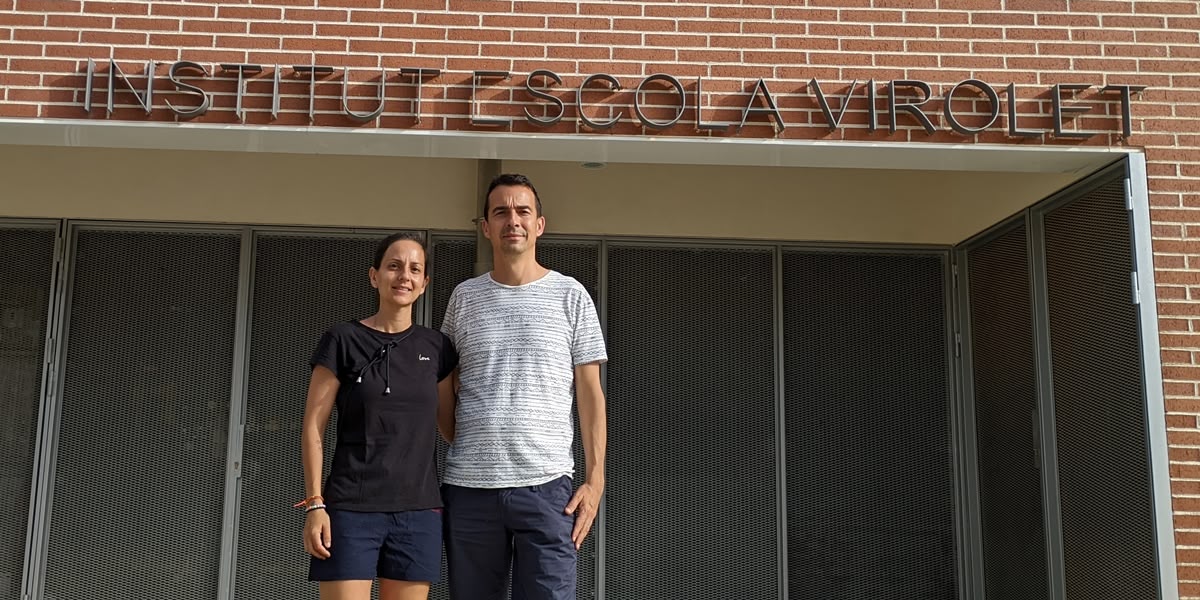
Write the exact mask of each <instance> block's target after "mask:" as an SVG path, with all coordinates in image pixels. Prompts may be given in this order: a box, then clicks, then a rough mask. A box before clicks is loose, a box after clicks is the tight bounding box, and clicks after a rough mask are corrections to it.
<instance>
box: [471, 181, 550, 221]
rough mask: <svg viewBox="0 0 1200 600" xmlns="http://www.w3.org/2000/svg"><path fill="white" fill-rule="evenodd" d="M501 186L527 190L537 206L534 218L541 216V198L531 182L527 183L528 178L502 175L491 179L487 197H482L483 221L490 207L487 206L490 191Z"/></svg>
mask: <svg viewBox="0 0 1200 600" xmlns="http://www.w3.org/2000/svg"><path fill="white" fill-rule="evenodd" d="M502 185H507V186H514V187H527V188H529V191H531V192H533V199H534V201H535V202H536V204H537V214H536V215H534V216H538V217H540V216H542V198H541V196H538V193H537V188H535V187H533V182H532V181H529V178H528V177H526V176H524V175H520V174H518V173H504V174H501V175H497V176H496V178H495V179H492V183H491V184H490V185H488V191H487V195H485V196H484V197H483V218H484V219H487V218H488V210H490V207H489V206H488V202H489V199H490V198H491V195H492V190H494V189H496V188H498V187H500V186H502Z"/></svg>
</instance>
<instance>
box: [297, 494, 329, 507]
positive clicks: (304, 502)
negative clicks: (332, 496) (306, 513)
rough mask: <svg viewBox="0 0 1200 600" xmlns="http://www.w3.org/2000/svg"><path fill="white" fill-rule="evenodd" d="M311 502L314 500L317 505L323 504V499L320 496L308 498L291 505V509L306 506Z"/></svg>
mask: <svg viewBox="0 0 1200 600" xmlns="http://www.w3.org/2000/svg"><path fill="white" fill-rule="evenodd" d="M313 500H316V501H317V502H318V503H323V502H325V497H324V496H322V495H320V494H316V495H313V496H309V497H307V498H305V499H303V500H301V501H299V502H297V503H295V504H293V505H292V508H300V507H301V506H304V505H305V504H308V503H309V502H312V501H313Z"/></svg>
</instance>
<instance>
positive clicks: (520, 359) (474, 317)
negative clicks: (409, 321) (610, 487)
mask: <svg viewBox="0 0 1200 600" xmlns="http://www.w3.org/2000/svg"><path fill="white" fill-rule="evenodd" d="M442 331H443V332H444V333H445V334H446V335H447V336H449V337H450V339H451V340H452V341H453V342H454V346H455V347H456V348H457V349H458V354H459V377H460V380H461V387H460V389H459V396H458V408H457V410H456V411H455V434H454V443H453V444H452V445H451V446H450V452H449V454H447V456H446V471H445V476H444V478H443V480H444V482H445V483H449V484H451V485H458V486H463V487H473V488H504V487H521V486H527V485H539V484H542V483H546V482H547V481H551V480H553V479H555V478H558V477H561V476H563V475H573V474H574V471H575V467H574V465H575V461H574V458H573V457H572V454H571V438H572V437H573V434H574V428H573V414H572V400H573V398H574V380H575V378H574V375H575V366H576V365H582V364H587V363H593V362H604V361H606V360H608V355H607V354H606V352H605V349H604V336H603V333H602V332H601V330H600V320H599V319H598V318H597V317H596V306H595V305H594V304H593V303H592V298H591V296H589V295H588V293H587V290H585V289H584V287H583V286H582V285H581V284H580V283H579V282H578V281H576V280H574V279H572V278H571V277H567V276H566V275H563V274H561V273H558V272H556V271H550V272H549V273H548V274H546V275H545V276H544V277H542V278H541V279H539V280H537V281H534V282H531V283H527V284H525V285H520V286H510V285H504V284H501V283H498V282H496V281H495V280H493V279H492V276H491V274H490V273H487V274H484V275H481V276H479V277H475V278H474V279H468V280H467V281H464V282H462V283H461V284H459V285H458V287H456V288H455V289H454V293H453V294H451V295H450V303H449V305H448V306H447V307H446V317H445V319H443V321H442Z"/></svg>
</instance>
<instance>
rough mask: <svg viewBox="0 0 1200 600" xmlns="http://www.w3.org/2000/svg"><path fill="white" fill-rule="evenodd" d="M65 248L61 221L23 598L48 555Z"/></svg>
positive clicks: (45, 348) (49, 302)
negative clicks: (45, 530)
mask: <svg viewBox="0 0 1200 600" xmlns="http://www.w3.org/2000/svg"><path fill="white" fill-rule="evenodd" d="M66 249H67V239H66V226H65V225H64V224H63V223H61V222H60V223H59V224H58V225H57V227H56V231H55V235H54V267H53V269H52V271H51V275H50V281H49V287H50V293H49V295H48V299H47V306H46V333H45V339H44V340H43V347H42V380H41V387H40V388H39V393H38V425H37V432H38V433H37V438H36V440H35V442H34V449H33V464H32V467H33V468H32V469H31V473H30V476H31V478H32V481H31V482H30V489H29V515H28V520H27V522H26V526H25V557H24V567H23V569H22V573H21V590H22V591H21V597H22V598H33V597H34V596H35V590H40V589H41V588H40V582H41V574H42V572H43V568H42V557H43V556H45V541H46V540H45V536H44V535H43V534H42V523H43V522H44V517H45V514H44V510H43V507H44V502H45V497H46V496H47V494H48V493H49V489H48V488H47V486H46V478H45V473H46V468H45V467H44V466H43V461H44V455H45V454H47V453H48V452H49V446H50V445H51V444H53V443H54V438H53V435H52V429H53V420H52V415H51V406H50V405H51V403H52V402H53V401H54V398H55V397H56V394H55V390H56V387H57V385H58V381H59V380H60V379H61V374H60V371H59V370H60V368H61V366H60V365H61V362H60V361H59V359H58V358H59V356H60V354H59V350H60V348H59V344H58V340H59V339H60V338H61V337H62V335H61V331H62V330H61V327H62V312H63V310H64V298H63V297H64V296H65V295H66V294H65V290H66V271H67V268H66ZM38 595H40V592H39V593H38Z"/></svg>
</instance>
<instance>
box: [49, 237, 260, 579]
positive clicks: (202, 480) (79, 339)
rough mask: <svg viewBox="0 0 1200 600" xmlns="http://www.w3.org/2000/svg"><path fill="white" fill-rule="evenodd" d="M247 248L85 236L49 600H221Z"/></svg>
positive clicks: (233, 240)
mask: <svg viewBox="0 0 1200 600" xmlns="http://www.w3.org/2000/svg"><path fill="white" fill-rule="evenodd" d="M239 248H240V236H239V235H237V234H217V233H148V232H138V231H104V230H99V231H95V230H84V231H79V232H78V234H77V237H76V246H75V263H74V270H73V287H72V296H71V307H70V317H69V318H70V324H69V330H68V338H67V345H66V352H65V360H64V364H65V370H64V383H63V392H62V399H61V414H60V423H59V435H58V446H57V448H58V455H57V464H56V468H55V478H54V486H53V498H52V504H51V513H50V525H49V527H50V531H49V547H48V554H47V564H46V573H45V597H46V598H47V599H50V598H57V599H61V600H66V599H76V598H88V599H95V600H99V599H111V600H129V599H130V598H173V599H180V600H184V599H193V598H194V599H197V600H200V599H204V600H210V599H211V598H215V597H216V594H217V589H216V588H217V580H218V559H219V555H220V537H221V514H222V500H223V492H224V484H225V459H226V455H225V451H226V439H227V436H226V433H227V431H226V430H227V425H228V411H229V397H230V387H231V376H232V364H233V350H234V338H235V316H236V314H237V292H238V256H239Z"/></svg>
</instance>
